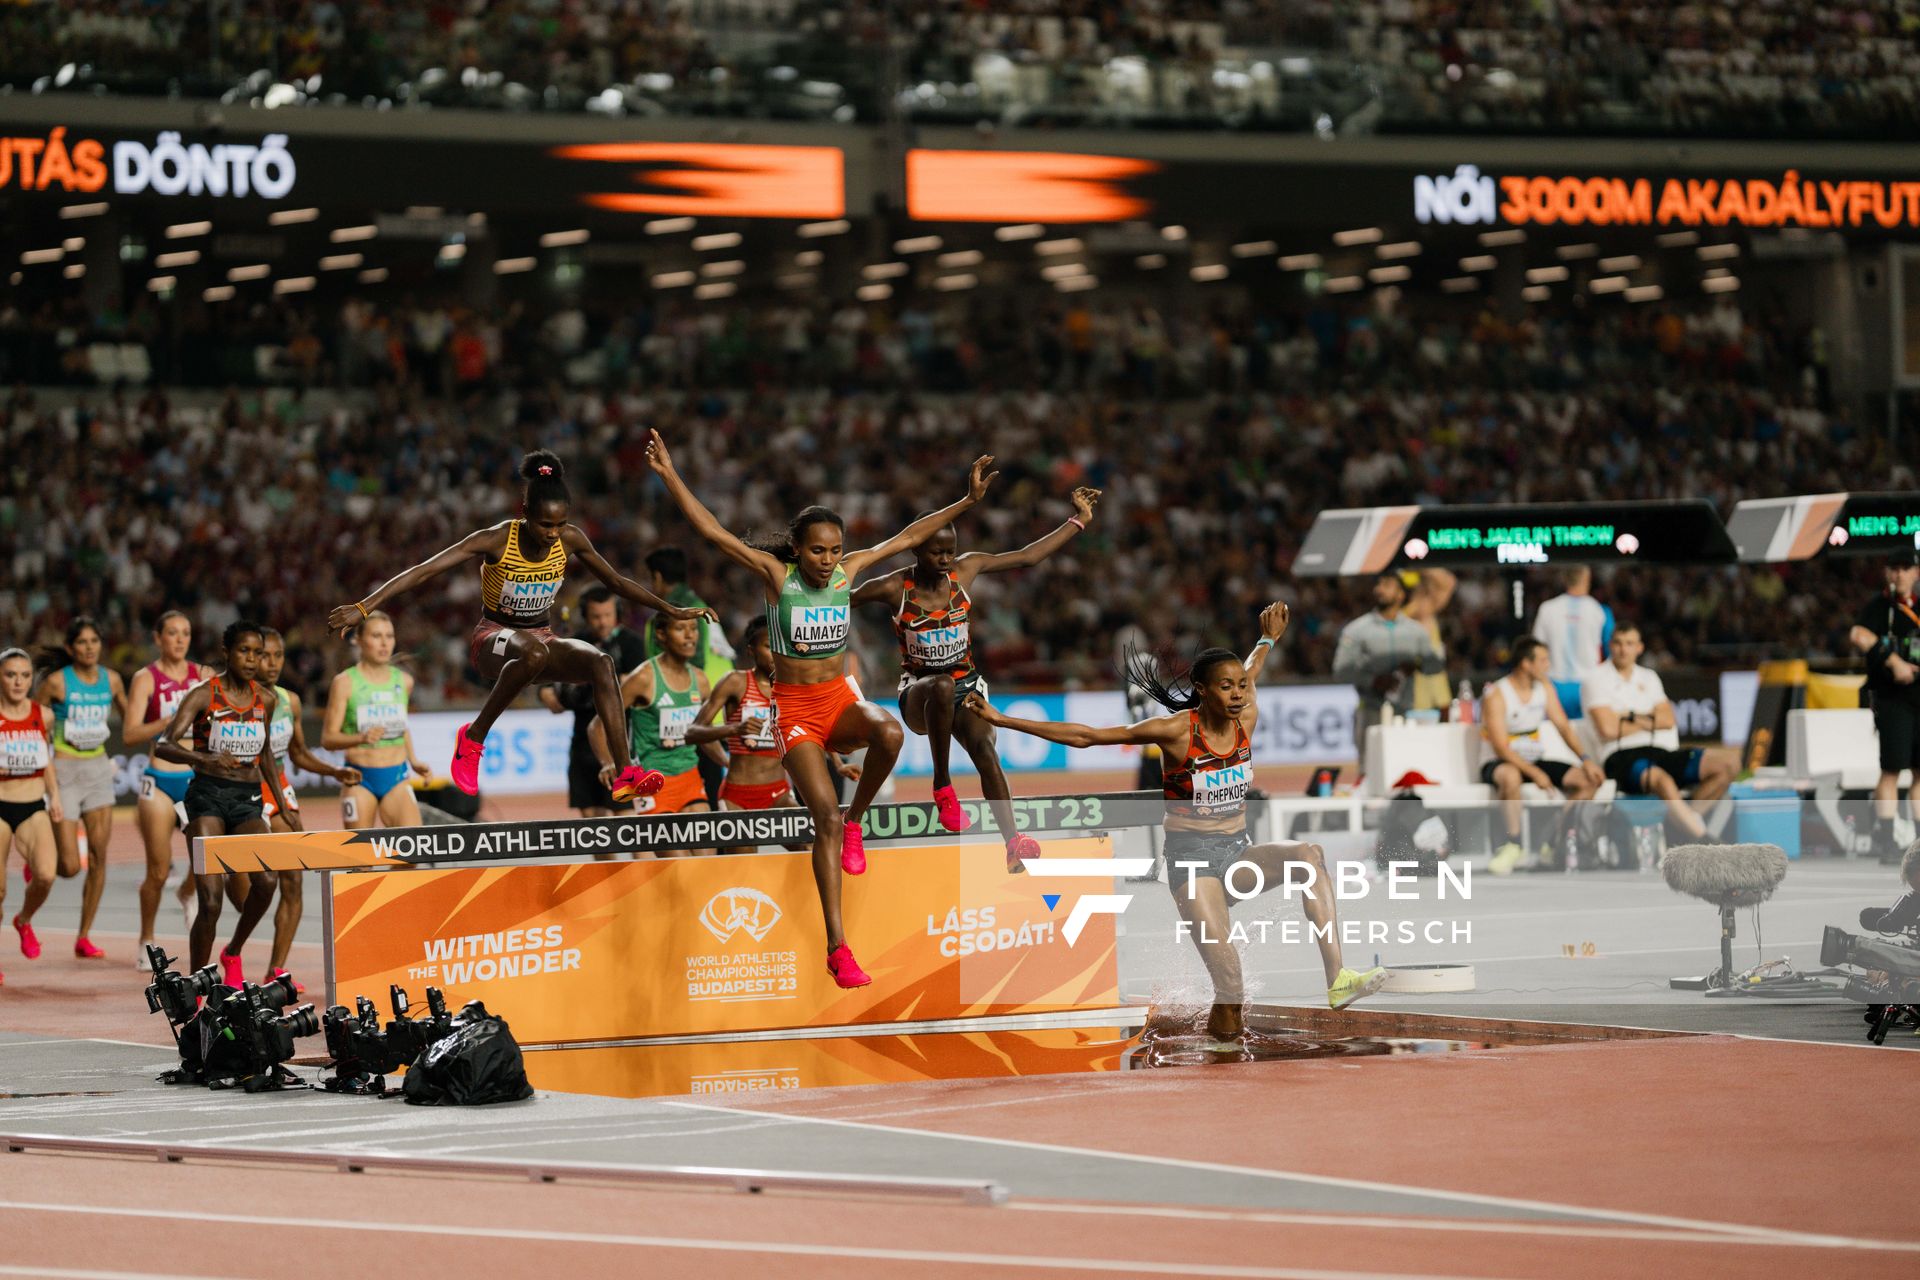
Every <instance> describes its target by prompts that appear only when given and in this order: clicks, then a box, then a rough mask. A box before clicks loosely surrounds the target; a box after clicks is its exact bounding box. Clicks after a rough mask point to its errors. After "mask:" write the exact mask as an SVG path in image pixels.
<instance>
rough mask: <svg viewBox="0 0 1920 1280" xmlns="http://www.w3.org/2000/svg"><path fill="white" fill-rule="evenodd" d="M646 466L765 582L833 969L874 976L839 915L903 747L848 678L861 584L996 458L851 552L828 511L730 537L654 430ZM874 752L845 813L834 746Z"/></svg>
mask: <svg viewBox="0 0 1920 1280" xmlns="http://www.w3.org/2000/svg"><path fill="white" fill-rule="evenodd" d="M647 463H648V465H649V466H651V467H652V468H653V470H654V472H655V473H656V474H657V475H659V477H660V478H661V480H662V481H664V482H665V484H666V486H667V492H668V493H670V494H672V495H673V500H674V501H675V502H676V503H677V504H679V507H680V510H681V512H682V513H683V514H684V515H685V516H686V517H687V520H688V521H689V522H690V523H691V524H692V525H693V527H694V531H695V532H697V533H698V534H699V535H700V536H701V537H703V538H705V539H706V540H707V541H709V542H711V543H713V544H714V545H715V546H716V547H719V548H720V550H722V551H724V552H725V553H726V554H727V555H728V556H729V557H731V558H732V559H733V560H735V561H737V562H738V563H740V564H742V565H744V566H745V567H747V568H748V569H751V570H752V571H753V572H754V574H755V575H756V576H757V577H758V578H759V579H760V585H761V589H762V596H763V599H764V600H765V601H766V606H767V625H768V629H769V630H770V631H771V632H772V637H771V638H772V645H773V703H774V708H775V714H776V715H777V716H778V717H779V724H780V745H781V750H782V751H783V752H784V753H785V755H784V757H783V762H784V763H785V765H786V769H787V776H788V777H789V778H791V779H792V780H793V789H794V792H795V794H797V795H798V796H799V797H800V802H801V803H802V804H804V805H806V806H807V808H808V809H809V810H811V811H812V814H813V830H814V843H813V878H814V883H815V884H816V885H817V886H818V888H819V890H820V909H821V913H822V915H823V916H824V917H825V921H826V930H827V968H828V969H829V970H830V971H831V972H832V973H833V980H834V981H835V982H836V983H838V984H839V985H840V986H842V987H863V986H865V985H867V983H869V982H871V981H872V979H871V978H869V977H868V976H867V975H866V973H865V972H864V971H863V970H862V969H861V968H860V965H859V962H858V961H856V960H855V959H854V957H853V951H852V949H851V948H849V947H848V946H847V939H846V932H845V929H844V927H843V926H842V923H841V919H840V876H841V873H842V871H844V872H845V873H846V874H847V875H853V876H857V875H859V874H860V873H862V872H863V871H865V870H866V869H867V856H866V849H865V847H864V842H863V841H862V838H861V831H860V819H861V817H862V816H863V815H864V814H865V813H866V811H867V806H868V805H870V804H872V803H873V797H874V793H875V792H877V791H878V790H879V789H880V784H881V783H882V782H884V781H885V780H886V777H887V774H888V773H890V772H891V771H892V769H893V762H894V760H895V758H896V757H898V756H899V754H900V743H901V732H900V724H899V722H898V721H896V720H895V719H894V718H893V717H892V716H890V715H888V714H887V713H886V712H884V711H882V710H881V709H880V708H879V707H876V706H874V705H873V704H872V703H870V702H865V701H862V700H861V698H860V695H859V692H858V691H857V690H856V689H854V688H853V687H852V684H851V682H850V681H849V680H848V678H847V643H848V636H849V633H850V631H851V630H852V625H853V607H852V596H853V591H852V586H851V584H852V581H853V579H854V578H857V577H859V576H860V574H861V572H862V571H863V570H865V569H867V568H870V567H871V566H873V565H875V564H878V563H880V562H881V561H883V560H886V559H888V558H890V557H892V556H895V555H898V554H899V553H900V552H902V551H906V550H908V549H909V548H911V547H917V546H919V545H920V544H921V543H922V542H925V541H926V540H927V537H928V535H930V534H931V533H933V531H934V530H936V529H939V528H941V527H943V526H945V525H947V524H949V523H951V522H952V520H953V518H954V517H955V516H957V515H959V514H960V513H961V512H963V511H965V510H967V509H968V508H969V507H971V506H973V505H974V504H975V503H977V502H979V501H980V499H981V498H983V497H984V496H986V492H987V486H988V485H990V484H992V483H993V479H994V476H995V475H997V474H999V473H998V472H994V471H990V470H989V468H990V467H991V466H992V465H993V458H992V457H991V456H988V457H983V458H980V459H978V460H976V461H975V462H974V464H973V469H972V472H971V473H970V475H969V477H968V482H967V496H966V497H964V498H962V499H961V500H960V501H958V502H956V503H954V504H953V505H951V506H949V507H944V508H942V509H941V510H939V511H936V512H934V513H933V514H932V515H926V516H922V517H920V518H919V519H918V520H915V521H914V522H913V523H912V524H910V525H908V526H907V527H906V528H905V529H903V530H902V531H901V532H899V533H897V534H895V535H894V536H893V537H891V538H889V539H887V540H886V541H885V542H882V543H881V544H880V545H878V546H876V547H871V548H869V549H867V550H865V551H848V550H847V549H846V545H845V544H846V523H845V521H843V520H841V518H840V517H839V516H838V515H836V514H835V513H834V512H832V511H829V510H828V509H827V508H825V507H808V508H807V509H806V510H804V511H802V512H801V513H800V514H799V515H797V516H795V517H794V518H793V520H792V522H791V523H790V524H788V526H787V530H786V534H785V536H784V537H781V538H778V539H775V540H773V541H771V542H769V543H767V544H764V545H751V544H749V543H747V542H744V541H742V540H741V539H740V538H739V537H737V536H736V535H735V534H733V533H731V532H729V531H728V530H727V529H726V527H725V526H723V525H722V524H721V523H720V521H719V520H717V519H715V518H714V514H713V512H711V511H709V510H707V508H706V507H705V505H703V504H702V503H701V501H700V499H698V498H696V497H695V496H694V495H693V491H692V490H691V489H689V488H688V487H687V482H686V481H685V480H683V479H681V478H680V473H679V472H678V471H676V470H675V469H674V465H673V459H672V457H671V456H669V454H668V453H667V445H666V441H664V440H663V439H661V437H660V433H659V432H658V431H655V432H654V433H653V436H652V438H651V440H650V441H649V442H648V444H647ZM862 747H864V748H866V752H867V756H866V761H865V763H864V772H863V773H862V774H861V777H860V783H859V786H858V787H856V788H855V790H854V793H853V802H852V803H851V804H849V805H848V806H847V811H846V816H845V817H844V819H843V818H842V816H841V813H840V803H839V796H838V794H837V793H836V789H835V787H834V781H833V774H832V766H831V765H830V764H829V762H828V753H829V752H836V751H837V752H844V751H854V750H858V749H860V748H862Z"/></svg>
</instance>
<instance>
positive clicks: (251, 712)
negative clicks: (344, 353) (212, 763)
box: [193, 676, 270, 764]
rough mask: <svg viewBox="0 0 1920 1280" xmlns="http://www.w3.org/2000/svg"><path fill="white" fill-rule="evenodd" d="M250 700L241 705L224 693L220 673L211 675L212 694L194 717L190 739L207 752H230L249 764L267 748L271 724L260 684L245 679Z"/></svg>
mask: <svg viewBox="0 0 1920 1280" xmlns="http://www.w3.org/2000/svg"><path fill="white" fill-rule="evenodd" d="M247 696H248V699H249V701H248V702H247V703H246V705H244V706H242V705H240V704H239V703H236V702H234V701H232V700H231V699H229V698H228V697H227V691H226V688H225V686H223V685H222V684H221V683H220V677H219V676H215V677H214V678H213V696H212V697H211V698H209V699H208V700H207V706H206V710H204V711H202V712H201V713H200V714H199V715H198V716H196V717H194V721H193V740H194V741H195V742H197V743H199V744H200V749H201V750H202V751H205V752H207V753H208V754H209V755H216V756H217V755H229V756H232V757H233V758H234V759H236V760H238V761H239V762H240V763H241V764H252V763H253V762H254V761H255V760H257V759H258V758H259V756H260V753H261V752H262V751H265V750H266V749H267V739H268V734H269V732H270V726H269V725H268V724H267V705H266V700H265V699H264V698H262V697H261V696H260V686H259V685H257V684H255V683H254V682H253V681H251V680H249V681H248V682H247Z"/></svg>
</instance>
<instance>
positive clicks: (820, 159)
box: [553, 142, 847, 218]
mask: <svg viewBox="0 0 1920 1280" xmlns="http://www.w3.org/2000/svg"><path fill="white" fill-rule="evenodd" d="M553 155H554V156H556V157H558V158H559V159H562V160H585V161H589V162H593V163H600V164H612V165H620V166H623V167H624V170H623V171H624V174H625V176H626V178H627V180H628V181H629V182H630V183H631V184H632V185H633V187H634V188H636V189H632V190H623V191H598V192H593V193H590V194H587V195H583V196H581V197H580V199H581V200H582V201H583V202H584V203H586V204H590V205H594V206H596V207H598V208H601V209H611V210H613V211H614V212H616V213H680V214H699V215H701V216H704V217H712V218H720V217H731V218H838V217H840V216H841V215H842V214H844V213H845V212H846V209H847V191H846V177H845V174H844V169H845V162H846V156H845V153H844V152H842V151H841V150H840V148H838V147H761V146H746V145H742V144H738V143H708V142H698V143H689V142H594V143H582V144H580V145H577V146H566V147H556V148H554V150H553Z"/></svg>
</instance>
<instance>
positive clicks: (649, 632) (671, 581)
mask: <svg viewBox="0 0 1920 1280" xmlns="http://www.w3.org/2000/svg"><path fill="white" fill-rule="evenodd" d="M646 564H647V572H648V573H650V574H651V575H653V590H654V593H655V594H656V595H658V596H661V597H662V598H663V599H665V600H666V601H667V602H668V603H670V604H677V605H680V606H681V607H682V608H687V609H705V608H706V607H707V602H706V601H705V600H702V599H701V598H700V596H699V593H698V592H696V591H695V590H694V589H693V588H692V587H691V586H689V585H688V583H687V577H688V571H687V553H686V552H685V551H682V550H681V549H680V548H679V547H656V548H655V549H654V550H652V551H650V552H648V553H647V560H646ZM641 643H642V644H643V645H645V647H646V656H647V657H649V658H656V657H658V656H660V634H659V631H658V630H657V629H656V628H654V627H651V626H649V627H647V628H646V634H645V635H644V636H642V638H641ZM733 659H734V652H733V645H731V644H730V643H728V641H727V633H726V629H725V628H724V627H722V626H721V625H720V624H719V623H717V622H708V621H707V620H705V619H704V618H703V619H701V621H700V647H699V648H698V649H695V650H694V653H693V666H694V668H695V669H696V670H698V671H701V672H703V673H705V675H706V677H707V683H708V684H709V685H717V684H719V683H720V682H721V681H722V680H725V679H726V678H727V677H728V676H730V675H732V674H733ZM635 665H638V664H635ZM620 669H621V670H622V671H623V672H624V671H626V670H628V669H629V668H626V667H622V668H620ZM700 779H701V781H702V782H703V783H704V784H705V786H706V788H707V803H708V804H709V805H711V806H713V807H714V808H716V809H717V808H719V807H720V784H721V783H723V782H725V781H726V780H727V766H726V763H725V761H724V760H714V759H713V758H712V757H711V756H710V755H709V754H708V753H707V752H705V751H703V752H701V753H700Z"/></svg>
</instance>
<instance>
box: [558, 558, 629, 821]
mask: <svg viewBox="0 0 1920 1280" xmlns="http://www.w3.org/2000/svg"><path fill="white" fill-rule="evenodd" d="M580 616H581V619H582V623H583V625H582V626H581V629H580V631H579V632H578V635H579V638H580V639H582V640H585V641H586V642H587V643H588V644H590V645H592V646H593V647H594V648H596V649H598V650H600V652H602V653H604V654H606V655H607V656H608V657H610V658H612V659H613V669H614V670H615V671H631V670H633V669H634V668H635V667H637V666H639V665H640V664H641V663H643V662H645V661H646V660H647V654H646V648H645V645H644V643H643V642H642V641H641V639H640V637H639V636H637V635H635V634H634V633H633V632H631V631H629V630H627V629H626V628H625V627H623V626H621V625H620V605H619V603H618V601H616V600H615V598H614V594H613V592H612V590H611V589H609V588H607V587H604V586H592V587H588V588H587V589H586V590H585V591H583V592H581V593H580ZM540 704H541V705H542V706H544V707H545V708H546V709H547V710H549V711H551V712H553V713H554V714H555V715H560V714H562V713H563V712H567V711H571V712H573V736H572V739H571V740H570V741H569V743H568V744H567V804H568V805H569V806H571V807H572V808H575V809H578V810H579V811H580V816H581V817H583V818H604V817H606V816H608V815H609V814H612V813H614V812H615V811H616V810H622V809H630V808H632V807H633V806H632V804H631V803H629V804H626V805H619V804H616V803H615V802H614V798H613V792H611V791H609V790H607V787H606V784H605V783H603V782H601V781H600V762H599V761H598V760H596V759H595V758H594V755H593V748H592V747H590V746H588V745H587V726H588V725H590V724H592V723H593V719H594V715H595V712H594V707H593V689H592V687H591V686H588V685H577V684H550V685H545V686H543V687H542V688H541V690H540Z"/></svg>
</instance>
